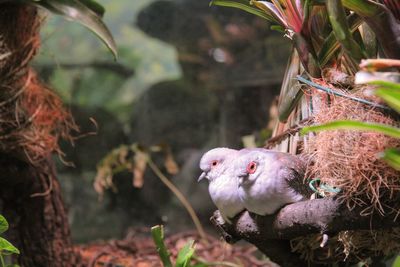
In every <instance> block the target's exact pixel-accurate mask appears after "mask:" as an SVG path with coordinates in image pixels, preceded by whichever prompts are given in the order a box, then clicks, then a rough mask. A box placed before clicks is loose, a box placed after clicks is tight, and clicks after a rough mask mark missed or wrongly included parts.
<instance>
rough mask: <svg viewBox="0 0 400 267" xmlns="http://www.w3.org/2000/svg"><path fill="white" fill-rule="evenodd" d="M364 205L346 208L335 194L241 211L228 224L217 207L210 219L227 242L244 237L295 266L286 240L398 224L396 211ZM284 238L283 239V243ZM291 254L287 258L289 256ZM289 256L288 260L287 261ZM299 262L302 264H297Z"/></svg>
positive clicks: (293, 257)
mask: <svg viewBox="0 0 400 267" xmlns="http://www.w3.org/2000/svg"><path fill="white" fill-rule="evenodd" d="M364 209H365V207H355V208H354V209H352V210H349V209H348V208H347V207H346V205H345V204H341V203H340V202H339V201H338V200H336V199H334V198H324V199H314V200H308V201H302V202H297V203H293V204H290V205H287V206H285V207H283V208H282V209H281V210H280V211H279V212H278V213H276V214H273V215H268V216H259V215H256V214H252V213H249V212H247V211H244V212H242V213H241V214H239V215H238V216H236V217H235V218H234V219H233V220H232V224H227V223H225V222H224V220H223V219H222V217H221V215H220V213H219V211H216V212H214V215H213V216H212V217H211V222H212V223H213V224H214V225H215V226H216V227H217V229H218V230H219V231H220V232H221V234H222V236H223V237H224V239H225V240H226V242H228V243H234V242H236V241H238V240H240V239H244V240H246V241H248V242H249V243H252V244H253V245H255V246H257V247H258V248H259V249H260V250H261V251H262V252H263V253H265V254H266V255H268V256H269V257H270V258H271V259H272V260H273V261H275V262H276V263H278V264H281V265H283V266H292V265H293V266H296V264H298V263H296V261H297V262H298V261H299V258H298V257H299V256H298V255H296V254H294V253H292V255H291V256H288V255H289V254H288V253H291V252H290V249H289V247H288V245H286V247H285V244H288V243H289V240H290V239H293V238H295V237H300V236H306V235H309V234H318V233H321V234H334V233H338V232H340V231H345V230H370V229H384V228H391V227H400V224H399V221H398V220H397V221H396V220H395V219H396V213H395V212H392V213H387V215H386V216H381V215H380V214H378V213H374V214H372V215H368V216H362V215H360V213H361V212H362V211H363V210H364ZM285 242H286V243H285ZM288 258H290V259H288ZM288 260H290V261H291V262H289V263H288V262H287V261H288ZM297 266H302V265H297Z"/></svg>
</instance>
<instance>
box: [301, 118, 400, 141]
mask: <svg viewBox="0 0 400 267" xmlns="http://www.w3.org/2000/svg"><path fill="white" fill-rule="evenodd" d="M326 130H360V131H371V132H378V133H382V134H386V135H388V136H391V137H395V138H400V129H399V128H396V127H392V126H389V125H384V124H378V123H369V122H360V121H346V120H343V121H333V122H329V123H326V124H322V125H315V126H308V127H304V128H303V129H302V130H301V134H306V133H308V132H321V131H326Z"/></svg>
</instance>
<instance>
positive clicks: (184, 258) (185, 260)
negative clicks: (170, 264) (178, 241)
mask: <svg viewBox="0 0 400 267" xmlns="http://www.w3.org/2000/svg"><path fill="white" fill-rule="evenodd" d="M193 253H194V240H190V241H189V242H188V243H187V244H186V245H185V246H184V247H183V248H182V249H181V250H180V251H179V253H178V257H177V258H176V263H175V267H188V266H189V264H190V260H191V259H192V256H193Z"/></svg>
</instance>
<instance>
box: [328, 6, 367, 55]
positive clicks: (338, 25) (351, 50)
mask: <svg viewBox="0 0 400 267" xmlns="http://www.w3.org/2000/svg"><path fill="white" fill-rule="evenodd" d="M326 8H327V11H328V15H329V16H328V17H329V20H330V23H331V25H332V30H333V32H334V34H335V37H336V39H337V40H338V41H339V43H340V44H341V45H342V47H343V48H344V49H345V51H346V52H347V53H348V55H349V56H350V57H351V58H354V59H355V60H356V61H357V62H360V61H361V59H362V58H366V56H365V55H364V54H363V52H362V50H361V47H360V46H359V45H358V43H357V42H356V41H355V40H354V39H353V35H352V33H351V30H350V28H349V26H348V23H347V18H346V13H345V10H344V8H343V6H342V2H341V0H327V1H326Z"/></svg>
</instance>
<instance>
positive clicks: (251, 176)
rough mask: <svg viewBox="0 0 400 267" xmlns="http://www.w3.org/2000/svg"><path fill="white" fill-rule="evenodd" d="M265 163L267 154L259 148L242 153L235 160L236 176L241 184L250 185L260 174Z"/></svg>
mask: <svg viewBox="0 0 400 267" xmlns="http://www.w3.org/2000/svg"><path fill="white" fill-rule="evenodd" d="M264 164H265V155H264V154H263V153H261V152H260V151H257V149H254V150H252V151H248V152H246V153H242V154H241V155H240V156H239V157H238V158H237V159H236V161H235V167H234V170H235V177H236V178H237V179H238V184H239V186H248V185H251V184H253V183H254V182H255V180H256V179H257V177H258V176H260V174H261V172H262V169H263V166H264Z"/></svg>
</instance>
